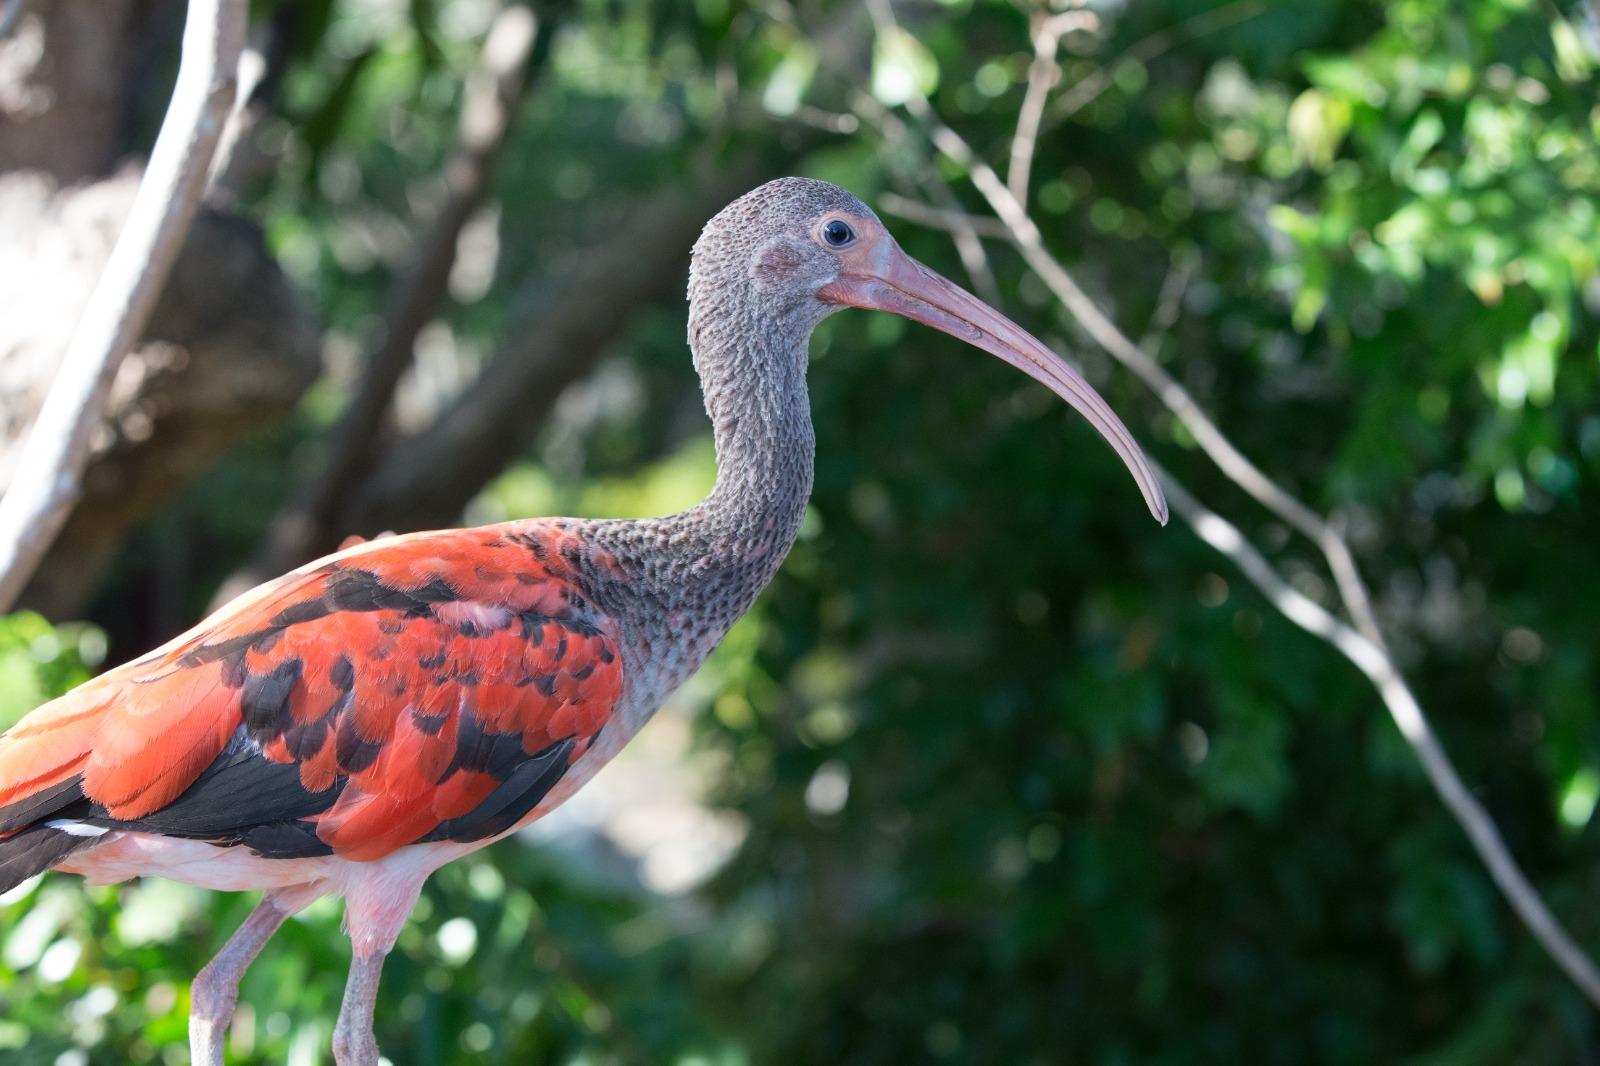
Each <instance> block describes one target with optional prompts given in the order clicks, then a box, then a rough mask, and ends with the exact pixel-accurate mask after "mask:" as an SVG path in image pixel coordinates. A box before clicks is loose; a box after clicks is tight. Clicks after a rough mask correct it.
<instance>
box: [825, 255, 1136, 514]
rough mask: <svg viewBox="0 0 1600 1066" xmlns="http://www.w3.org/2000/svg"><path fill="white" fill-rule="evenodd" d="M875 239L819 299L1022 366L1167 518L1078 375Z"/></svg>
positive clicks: (1131, 446)
mask: <svg viewBox="0 0 1600 1066" xmlns="http://www.w3.org/2000/svg"><path fill="white" fill-rule="evenodd" d="M874 245H875V246H869V247H865V248H862V249H860V252H859V253H857V255H856V256H852V257H851V259H850V260H849V261H848V262H847V266H846V270H845V271H844V272H843V273H841V274H840V275H839V277H838V279H837V280H835V281H833V282H831V283H830V284H828V285H826V286H824V287H823V288H822V290H821V291H820V292H819V293H818V294H817V295H818V297H819V298H820V299H821V300H822V301H823V302H825V303H833V304H840V305H842V306H846V307H866V308H871V309H874V310H878V311H891V312H893V313H894V314H897V315H901V316H903V317H905V318H909V319H911V320H913V321H916V322H921V323H922V324H923V325H926V326H932V327H933V328H934V329H937V330H941V331H943V332H945V333H948V334H950V335H951V336H952V337H959V338H960V339H961V340H964V341H966V342H967V343H968V344H970V345H972V346H973V347H975V348H981V349H983V350H984V351H986V352H988V353H989V354H991V355H995V356H999V357H1000V358H1001V359H1003V360H1005V361H1006V362H1008V363H1010V364H1011V365H1012V366H1014V367H1016V368H1017V369H1018V370H1021V371H1022V372H1023V373H1025V374H1027V375H1028V376H1029V377H1031V378H1033V379H1034V380H1035V381H1037V382H1039V383H1040V384H1041V385H1043V386H1044V387H1045V388H1047V389H1049V390H1050V391H1051V392H1053V393H1055V394H1056V395H1057V396H1059V397H1061V398H1062V399H1063V400H1065V401H1067V403H1069V404H1071V405H1072V407H1073V409H1074V410H1076V411H1077V412H1078V413H1079V414H1081V415H1083V417H1085V418H1087V419H1088V420H1089V422H1090V424H1092V425H1093V426H1094V428H1095V429H1097V430H1099V431H1100V435H1101V436H1102V437H1104V438H1105V439H1106V442H1107V443H1108V444H1110V445H1111V447H1112V448H1113V449H1115V450H1116V453H1117V454H1118V455H1119V456H1121V457H1122V461H1123V463H1124V464H1125V465H1126V466H1127V468H1128V472H1129V473H1131V474H1132V475H1133V480H1134V481H1136V482H1138V484H1139V491H1140V492H1141V493H1142V494H1143V495H1144V502H1145V505H1146V506H1148V507H1149V508H1150V513H1151V514H1152V515H1154V516H1155V519H1156V521H1157V522H1160V523H1161V524H1162V525H1166V524H1167V500H1166V497H1165V496H1164V495H1163V494H1162V492H1161V484H1160V481H1159V480H1158V479H1157V477H1156V473H1155V471H1154V470H1153V469H1152V468H1151V466H1150V460H1148V459H1146V458H1145V455H1144V452H1142V451H1140V449H1139V445H1138V443H1137V442H1136V441H1134V439H1133V434H1132V433H1129V432H1128V427H1127V426H1125V425H1123V424H1122V420H1121V419H1120V418H1118V417H1117V416H1116V414H1115V413H1114V412H1112V410H1111V408H1110V407H1109V406H1108V405H1107V404H1106V402H1105V400H1103V399H1101V398H1100V394H1099V393H1097V392H1095V391H1094V388H1093V387H1092V386H1090V384H1089V383H1088V382H1087V381H1085V380H1084V379H1083V375H1082V374H1080V373H1078V372H1077V371H1076V370H1074V369H1073V368H1072V367H1070V366H1068V365H1067V364H1066V363H1065V362H1064V361H1062V359H1061V357H1060V356H1058V355H1056V354H1055V353H1054V352H1052V351H1051V350H1050V349H1049V348H1046V347H1045V346H1044V344H1043V343H1041V342H1040V341H1039V340H1038V339H1037V338H1035V337H1034V336H1033V335H1032V334H1031V333H1029V332H1028V331H1027V330H1025V329H1023V328H1022V327H1021V326H1019V325H1017V324H1016V323H1015V322H1012V321H1011V320H1010V319H1009V318H1006V317H1005V316H1004V315H1002V314H1001V313H1000V312H998V311H996V310H995V309H994V308H992V307H990V306H989V305H988V304H986V303H984V302H983V301H982V300H980V299H978V298H977V297H976V296H973V295H972V294H971V293H969V292H967V291H966V290H965V289H963V288H962V287H961V286H959V285H957V284H955V283H954V282H952V281H949V280H947V279H945V278H943V277H940V276H939V275H938V274H935V273H934V272H933V271H931V270H929V269H928V268H927V267H925V266H923V265H922V264H921V263H919V262H917V261H916V260H915V259H913V258H911V257H910V256H909V255H906V254H905V252H902V251H901V250H900V247H899V245H897V244H895V243H894V241H893V240H892V239H890V238H888V237H887V235H885V236H884V237H883V238H881V239H880V241H878V242H874ZM852 267H854V268H856V269H851V268H852Z"/></svg>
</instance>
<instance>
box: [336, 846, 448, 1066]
mask: <svg viewBox="0 0 1600 1066" xmlns="http://www.w3.org/2000/svg"><path fill="white" fill-rule="evenodd" d="M425 876H426V875H425V874H424V875H423V877H425ZM422 880H423V878H422V877H418V878H415V879H412V878H406V879H405V880H404V881H403V882H402V883H399V884H397V883H395V881H393V880H389V879H387V878H382V877H376V876H375V877H373V878H372V879H371V880H370V881H364V882H362V883H359V884H355V885H352V886H350V888H349V890H348V891H347V893H346V895H345V910H344V923H345V928H346V930H347V931H348V932H349V934H350V946H351V948H352V949H353V950H354V953H355V957H354V958H353V959H352V960H351V962H350V978H349V980H348V981H346V982H345V986H344V1002H343V1003H342V1004H341V1005H340V1007H339V1020H338V1022H337V1023H335V1025H334V1027H333V1061H334V1062H335V1063H336V1066H378V1038H377V1036H376V1035H375V1034H374V1033H373V1031H372V1015H373V1011H374V1008H375V1007H376V1006H377V1003H378V978H379V977H380V976H381V975H382V973H383V959H384V956H386V955H388V954H389V950H390V949H391V948H393V947H394V942H395V938H397V937H398V936H399V935H400V929H401V927H403V926H404V925H405V924H406V919H407V918H408V917H410V916H411V910H412V908H413V907H415V906H416V905H417V896H418V894H419V893H420V892H421V891H422Z"/></svg>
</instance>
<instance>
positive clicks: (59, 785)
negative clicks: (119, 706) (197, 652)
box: [0, 681, 110, 892]
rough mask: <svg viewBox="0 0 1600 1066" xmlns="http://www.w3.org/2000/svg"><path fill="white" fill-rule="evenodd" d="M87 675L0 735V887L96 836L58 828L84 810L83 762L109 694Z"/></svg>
mask: <svg viewBox="0 0 1600 1066" xmlns="http://www.w3.org/2000/svg"><path fill="white" fill-rule="evenodd" d="M94 685H95V683H94V682H93V681H91V682H89V683H88V684H86V685H82V686H80V687H79V688H76V689H74V690H73V691H71V692H69V693H67V694H66V695H65V696H62V697H61V698H59V699H56V700H52V701H51V702H49V703H47V704H45V705H44V706H42V707H40V708H38V709H36V710H34V711H33V712H32V713H30V714H29V715H28V716H27V717H25V718H23V719H22V721H20V722H18V723H16V724H15V725H14V726H12V727H11V728H10V729H9V730H7V731H6V733H5V735H4V736H0V892H4V891H6V890H8V889H11V888H14V887H16V886H17V885H19V884H21V883H22V882H23V881H26V880H27V879H28V878H30V877H32V876H33V875H34V874H37V873H41V872H43V871H45V870H48V869H49V868H50V867H52V866H55V865H56V864H58V863H60V862H61V861H62V860H63V859H65V858H66V857H67V856H68V855H71V854H72V853H73V852H75V851H77V850H78V849H80V848H83V847H87V846H88V845H90V844H93V843H96V838H95V837H94V836H84V835H82V834H81V833H73V832H70V831H68V830H66V829H62V828H60V827H61V826H62V825H69V826H70V825H71V819H73V818H74V817H75V816H76V815H79V814H84V813H87V810H88V807H89V801H88V800H87V799H85V798H84V794H83V766H84V763H85V762H86V761H87V760H88V756H89V751H90V749H91V747H92V746H93V744H94V737H95V731H96V729H97V728H98V725H99V721H100V718H101V716H102V715H103V713H104V712H105V710H106V709H107V708H108V707H109V706H110V703H109V700H108V699H107V697H106V695H105V694H104V693H102V692H98V691H97V690H96V689H95V687H94Z"/></svg>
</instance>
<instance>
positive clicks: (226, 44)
mask: <svg viewBox="0 0 1600 1066" xmlns="http://www.w3.org/2000/svg"><path fill="white" fill-rule="evenodd" d="M246 14H247V9H246V5H245V3H244V0H190V3H189V13H188V19H187V22H186V24H185V26H184V34H183V59H182V62H181V64H180V66H179V68H178V79H177V84H176V85H175V86H174V87H173V91H172V102H171V104H170V105H169V106H168V108H167V115H166V118H165V119H164V120H163V121H162V124H161V133H160V135H159V136H158V137H157V139H156V145H155V149H154V151H153V152H152V153H151V155H150V163H149V166H148V168H147V169H146V171H145V175H144V180H143V181H142V182H141V183H140V186H139V193H138V196H137V197H136V198H135V200H134V205H133V211H132V213H131V214H130V215H129V216H128V222H127V225H126V226H125V227H124V228H123V231H122V236H121V237H119V238H118V240H117V245H116V248H115V249H113V251H112V253H111V259H110V261H109V262H108V263H107V264H106V269H105V273H104V274H103V275H101V278H100V282H99V284H98V285H97V286H96V287H95V291H94V295H93V296H92V297H90V300H89V306H88V308H87V309H86V310H85V311H84V315H83V319H82V321H81V322H80V323H79V324H78V330H77V332H76V333H75V334H74V335H73V339H72V343H71V345H70V346H69V347H68V349H67V352H66V355H65V356H64V357H63V359H62V363H61V370H60V372H59V373H58V375H57V378H56V381H55V384H54V385H52V386H51V389H50V393H49V395H48V396H46V398H45V403H44V406H43V408H41V410H40V411H39V418H38V420H37V421H36V422H35V423H34V426H33V431H32V432H31V433H30V434H29V437H28V445H27V447H26V449H25V450H24V452H23V455H22V459H21V462H20V465H19V468H18V471H17V476H16V478H15V480H13V482H12V483H11V486H10V488H9V489H8V490H7V491H6V494H5V497H4V499H0V610H4V609H6V608H8V607H9V606H10V605H11V603H12V602H14V601H15V599H16V597H17V594H18V593H19V592H21V590H22V586H23V585H24V584H25V583H26V582H27V580H28V577H29V576H30V575H31V574H32V573H33V570H34V568H35V567H37V566H38V564H39V560H40V559H42V558H43V557H44V553H45V551H46V550H47V549H48V548H49V547H50V542H51V541H52V540H53V539H54V538H55V535H56V533H57V532H58V531H59V530H60V528H61V526H62V524H63V523H64V522H65V521H66V518H67V515H68V513H69V512H70V511H71V510H72V507H73V505H74V504H75V503H76V502H77V499H78V497H79V495H80V494H81V492H82V484H81V479H82V475H83V467H84V463H85V462H86V461H87V459H88V454H89V445H90V437H91V435H92V434H93V432H94V429H95V427H96V426H97V425H98V424H99V419H100V413H101V411H102V409H103V408H104V407H105V402H106V396H107V394H108V393H109V392H110V389H111V382H112V379H113V377H114V376H115V375H116V371H117V366H118V364H119V363H120V362H121V361H122V357H123V356H124V355H126V354H127V351H128V349H129V348H130V347H132V345H133V343H134V341H135V340H137V339H138V337H139V334H140V332H141V331H142V330H143V329H144V325H145V322H146V320H147V319H148V318H149V316H150V311H151V309H152V308H153V307H154V306H155V302H156V299H157V297H159V296H160V295H161V289H162V287H163V285H164V284H165V283H166V279H167V274H168V272H169V271H170V270H171V268H172V263H173V260H174V259H175V258H176V257H177V254H178V250H179V248H181V247H182V245H183V239H184V236H185V234H186V233H187V232H188V230H189V224H190V222H191V221H192V220H193V219H194V215H195V212H196V210H198V208H199V206H200V198H201V194H202V192H203V191H204V189H205V182H206V174H207V170H208V168H209V166H210V163H211V158H212V155H213V153H214V152H215V151H216V147H217V140H218V138H219V137H220V136H221V133H222V126H223V123H224V121H225V120H226V119H227V116H228V111H229V108H230V107H231V106H232V103H233V97H234V75H235V70H236V67H237V64H238V60H239V51H240V49H241V48H242V47H243V43H244V27H245V19H246Z"/></svg>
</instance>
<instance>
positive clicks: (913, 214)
mask: <svg viewBox="0 0 1600 1066" xmlns="http://www.w3.org/2000/svg"><path fill="white" fill-rule="evenodd" d="M878 206H879V207H881V208H882V209H883V210H884V211H887V212H888V213H889V214H891V215H895V216H897V217H899V218H903V219H905V220H906V221H907V222H915V223H916V224H917V225H919V226H926V227H928V228H929V229H937V230H943V231H944V232H946V233H949V234H955V233H958V232H961V231H962V230H963V229H965V230H970V231H971V232H973V233H976V234H977V235H978V236H980V237H991V238H995V239H998V240H1005V241H1008V240H1010V239H1011V231H1010V230H1008V229H1006V226H1005V223H1004V222H1001V221H1000V220H999V219H995V218H980V217H978V216H976V215H969V214H967V213H966V212H965V211H952V210H950V209H949V208H945V207H935V206H934V205H933V204H925V203H923V202H922V201H921V200H913V199H911V198H910V197H909V196H901V195H900V194H899V193H892V192H889V193H884V194H883V195H882V196H880V197H879V198H878Z"/></svg>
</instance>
